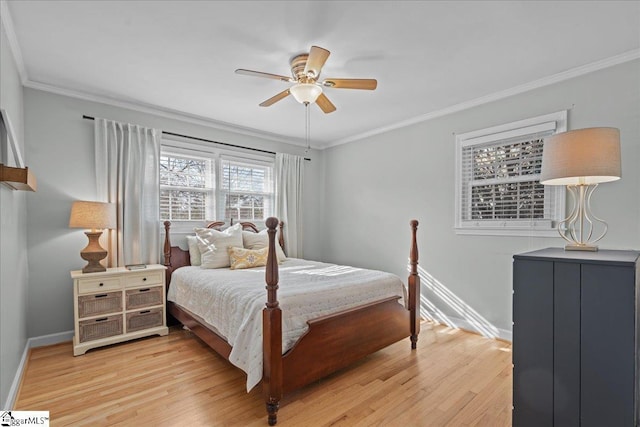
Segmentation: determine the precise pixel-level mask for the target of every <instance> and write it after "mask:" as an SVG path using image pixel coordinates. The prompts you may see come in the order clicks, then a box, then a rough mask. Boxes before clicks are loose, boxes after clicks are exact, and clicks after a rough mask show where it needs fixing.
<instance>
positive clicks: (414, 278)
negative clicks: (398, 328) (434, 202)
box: [408, 219, 420, 350]
mask: <svg viewBox="0 0 640 427" xmlns="http://www.w3.org/2000/svg"><path fill="white" fill-rule="evenodd" d="M409 224H410V225H411V251H410V253H409V260H410V264H411V273H410V274H409V280H408V282H409V313H410V314H409V319H410V322H411V325H410V331H411V349H412V350H415V348H416V345H417V343H418V334H419V333H420V276H419V275H418V242H417V239H416V232H417V230H418V221H417V220H415V219H413V220H411V222H410V223H409Z"/></svg>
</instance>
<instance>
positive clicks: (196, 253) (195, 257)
mask: <svg viewBox="0 0 640 427" xmlns="http://www.w3.org/2000/svg"><path fill="white" fill-rule="evenodd" d="M187 244H188V245H189V258H190V259H191V265H193V266H195V267H198V266H200V264H202V255H201V254H200V249H199V248H198V240H197V238H196V236H187Z"/></svg>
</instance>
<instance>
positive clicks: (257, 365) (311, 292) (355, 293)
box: [167, 258, 404, 391]
mask: <svg viewBox="0 0 640 427" xmlns="http://www.w3.org/2000/svg"><path fill="white" fill-rule="evenodd" d="M279 277H280V280H279V286H280V288H279V289H278V301H279V302H280V308H281V309H282V347H283V353H284V352H286V351H287V350H289V349H290V348H291V347H292V346H293V344H294V343H295V342H296V341H297V340H298V338H300V337H301V336H302V334H303V333H304V332H306V331H307V329H308V325H307V320H309V319H313V318H316V317H320V316H323V315H327V314H331V313H335V312H338V311H341V310H345V309H348V308H352V307H355V306H357V305H361V304H364V303H367V302H372V301H376V300H380V299H383V298H386V297H390V296H395V295H398V296H400V297H401V298H400V300H399V301H400V303H402V304H404V285H403V284H402V281H401V280H400V279H399V278H398V277H397V276H395V275H393V274H390V273H384V272H381V271H375V270H364V269H360V268H354V267H346V266H339V265H335V264H325V263H320V262H315V261H306V260H302V259H294V258H289V259H287V261H285V262H283V263H282V264H280V269H279ZM167 299H168V300H169V301H173V302H175V303H176V304H178V305H180V306H182V307H184V308H186V309H187V310H189V311H191V312H192V313H194V314H196V315H198V316H200V317H201V318H202V319H204V320H205V321H206V322H207V323H209V324H210V325H213V326H214V327H215V328H216V329H217V330H218V331H219V332H220V334H222V335H223V336H224V337H225V338H226V339H227V341H228V342H229V344H230V345H231V346H232V347H233V349H232V351H231V354H230V356H229V360H230V361H231V363H233V364H234V365H236V366H238V367H239V368H240V369H242V370H243V371H245V372H246V373H247V391H249V390H251V389H252V388H253V387H254V386H255V385H256V384H258V383H259V382H260V380H261V379H262V309H263V308H264V307H265V302H266V299H267V291H266V290H265V269H264V267H261V268H252V269H246V270H230V269H228V268H221V269H203V268H200V267H182V268H179V269H177V270H176V271H174V272H173V274H172V278H171V285H170V287H169V293H168V296H167Z"/></svg>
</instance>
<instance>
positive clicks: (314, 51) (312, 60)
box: [304, 46, 331, 79]
mask: <svg viewBox="0 0 640 427" xmlns="http://www.w3.org/2000/svg"><path fill="white" fill-rule="evenodd" d="M330 53H331V52H329V51H328V50H327V49H323V48H321V47H318V46H311V50H310V51H309V57H308V58H307V64H306V65H305V66H304V75H305V76H309V74H310V73H311V74H313V78H314V79H317V78H318V76H319V75H320V71H321V70H322V66H323V65H324V63H325V62H327V58H328V57H329V54H330Z"/></svg>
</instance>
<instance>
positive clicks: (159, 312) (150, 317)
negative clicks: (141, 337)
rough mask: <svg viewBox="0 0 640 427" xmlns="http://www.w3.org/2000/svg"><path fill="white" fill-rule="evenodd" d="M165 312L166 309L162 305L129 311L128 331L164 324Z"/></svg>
mask: <svg viewBox="0 0 640 427" xmlns="http://www.w3.org/2000/svg"><path fill="white" fill-rule="evenodd" d="M163 313H164V310H163V308H162V307H157V308H150V309H149V310H141V311H136V312H133V313H127V332H134V331H140V330H142V329H149V328H153V327H156V326H162V324H163V319H162V316H163Z"/></svg>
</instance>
